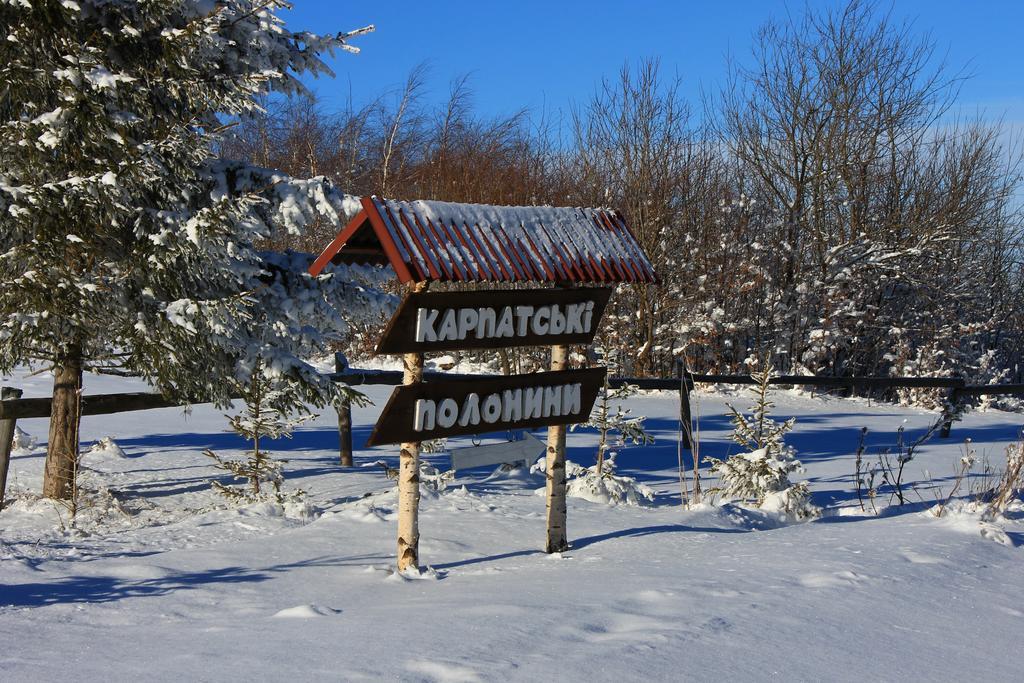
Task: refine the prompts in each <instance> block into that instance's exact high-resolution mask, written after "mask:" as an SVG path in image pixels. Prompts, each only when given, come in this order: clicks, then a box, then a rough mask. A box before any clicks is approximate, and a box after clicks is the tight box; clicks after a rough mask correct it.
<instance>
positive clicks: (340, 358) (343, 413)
mask: <svg viewBox="0 0 1024 683" xmlns="http://www.w3.org/2000/svg"><path fill="white" fill-rule="evenodd" d="M346 370H348V359H347V358H345V354H343V353H341V352H338V353H336V354H334V371H335V372H345V371H346ZM338 460H339V462H340V463H341V466H342V467H352V466H353V465H352V402H351V401H349V400H348V399H347V398H344V399H342V400H341V402H340V403H339V404H338Z"/></svg>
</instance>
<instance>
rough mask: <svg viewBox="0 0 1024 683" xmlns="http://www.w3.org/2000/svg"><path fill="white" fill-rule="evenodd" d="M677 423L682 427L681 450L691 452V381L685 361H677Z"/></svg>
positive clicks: (681, 359)
mask: <svg viewBox="0 0 1024 683" xmlns="http://www.w3.org/2000/svg"><path fill="white" fill-rule="evenodd" d="M678 373H679V422H680V423H681V425H682V433H683V448H685V449H686V450H688V451H692V450H693V440H692V439H691V435H692V433H693V413H692V412H691V410H690V391H691V390H692V389H693V380H692V379H690V371H689V370H688V369H687V368H686V360H685V359H683V358H680V359H679V364H678Z"/></svg>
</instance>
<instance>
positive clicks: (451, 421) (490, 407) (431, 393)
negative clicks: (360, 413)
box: [366, 368, 606, 446]
mask: <svg viewBox="0 0 1024 683" xmlns="http://www.w3.org/2000/svg"><path fill="white" fill-rule="evenodd" d="M605 372H606V370H605V368H592V369H589V370H561V371H558V372H539V373H534V374H531V375H509V376H507V377H480V378H476V377H470V378H465V379H448V380H440V381H431V382H416V383H414V384H407V385H404V386H400V387H396V388H395V391H394V392H393V393H392V394H391V398H390V399H389V400H388V403H387V405H386V406H384V411H383V412H382V413H381V416H380V419H378V420H377V424H376V426H375V427H374V429H373V433H372V434H371V435H370V439H369V440H368V441H367V442H366V445H367V446H379V445H381V444H394V443H408V442H419V441H426V440H428V439H438V438H441V437H446V436H459V435H463V434H481V433H484V432H498V431H503V430H507V429H530V428H533V427H543V426H548V425H564V424H572V423H574V422H585V421H586V420H587V418H588V417H589V416H590V410H591V408H592V407H593V406H594V399H596V398H597V392H598V390H599V389H600V388H601V385H602V384H603V383H604V377H605Z"/></svg>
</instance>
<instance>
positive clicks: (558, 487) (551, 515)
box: [545, 346, 569, 553]
mask: <svg viewBox="0 0 1024 683" xmlns="http://www.w3.org/2000/svg"><path fill="white" fill-rule="evenodd" d="M568 358H569V347H568V346H553V347H551V369H552V370H565V368H566V365H568V362H567V361H568ZM545 460H546V464H547V521H548V538H547V546H546V548H545V552H549V553H560V552H562V551H563V550H568V549H569V541H568V540H567V538H566V531H565V518H566V514H565V425H554V426H551V427H548V451H547V457H546V458H545Z"/></svg>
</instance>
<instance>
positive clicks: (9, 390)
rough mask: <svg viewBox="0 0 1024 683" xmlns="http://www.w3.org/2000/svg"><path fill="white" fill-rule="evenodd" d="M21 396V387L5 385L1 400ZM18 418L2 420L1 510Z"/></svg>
mask: <svg viewBox="0 0 1024 683" xmlns="http://www.w3.org/2000/svg"><path fill="white" fill-rule="evenodd" d="M17 398H21V389H15V388H13V387H4V388H2V389H0V401H6V400H8V399H17ZM16 423H17V420H15V419H10V420H0V510H3V508H4V499H5V494H6V491H7V470H8V469H9V468H10V465H11V448H13V446H14V427H15V424H16Z"/></svg>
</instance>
